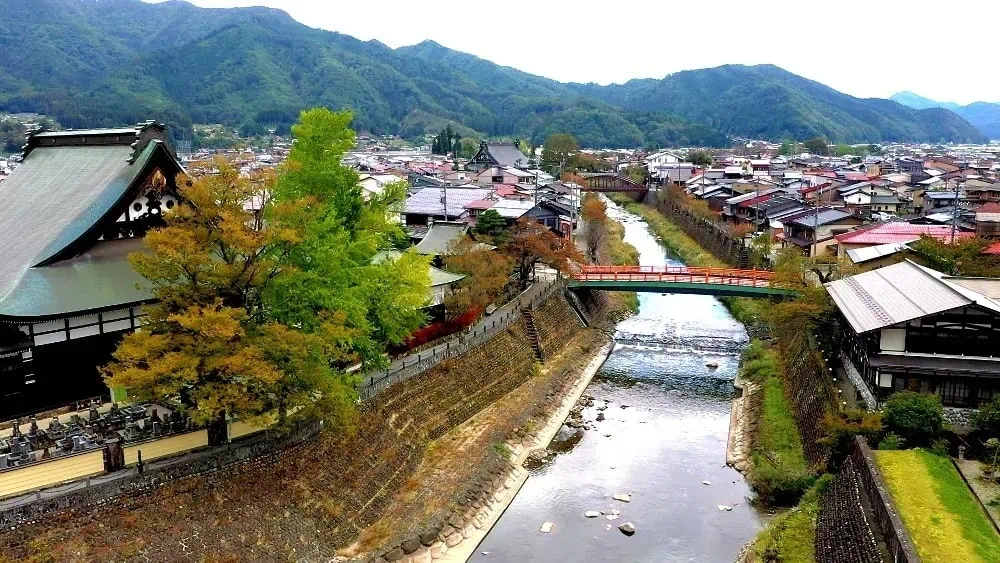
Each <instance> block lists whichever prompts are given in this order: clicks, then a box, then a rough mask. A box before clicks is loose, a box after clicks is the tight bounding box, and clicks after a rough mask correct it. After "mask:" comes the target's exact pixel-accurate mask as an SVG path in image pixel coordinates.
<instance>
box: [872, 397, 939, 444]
mask: <svg viewBox="0 0 1000 563" xmlns="http://www.w3.org/2000/svg"><path fill="white" fill-rule="evenodd" d="M884 412H885V416H884V417H883V419H882V422H883V424H884V425H885V427H886V429H887V430H889V431H891V432H895V433H896V434H899V436H900V437H902V438H903V439H904V440H906V443H907V444H909V445H911V446H920V445H927V444H930V443H931V442H932V441H933V440H935V439H936V438H937V437H938V436H939V435H940V434H941V430H942V429H943V428H944V408H943V407H942V406H941V398H940V397H938V396H937V395H930V394H924V393H916V392H913V391H900V392H899V393H896V394H894V395H892V396H891V397H889V400H888V401H886V403H885V409H884Z"/></svg>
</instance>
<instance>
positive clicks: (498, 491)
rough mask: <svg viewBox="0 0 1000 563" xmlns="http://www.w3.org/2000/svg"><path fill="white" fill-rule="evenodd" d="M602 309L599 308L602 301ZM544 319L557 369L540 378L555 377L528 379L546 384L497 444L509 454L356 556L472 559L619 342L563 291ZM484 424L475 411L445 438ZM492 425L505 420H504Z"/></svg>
mask: <svg viewBox="0 0 1000 563" xmlns="http://www.w3.org/2000/svg"><path fill="white" fill-rule="evenodd" d="M595 312H598V313H599V310H598V309H596V308H595ZM536 319H537V321H536V322H537V325H538V333H539V340H540V341H541V343H542V349H543V351H545V357H546V359H547V365H546V368H545V370H546V371H552V372H554V373H549V374H548V375H544V376H539V377H540V379H545V378H548V379H549V381H547V382H542V381H537V382H536V381H532V382H531V383H529V384H528V385H526V386H525V387H526V388H527V387H530V386H531V385H534V384H535V383H539V384H540V385H542V389H543V390H544V396H543V398H542V399H541V400H539V401H537V403H538V404H537V405H535V406H534V407H533V408H532V409H531V410H530V412H529V416H527V418H525V419H523V423H522V424H520V425H519V426H518V427H517V428H515V429H514V430H513V431H512V432H511V433H510V434H509V435H508V436H507V437H506V439H505V440H504V441H503V443H502V445H500V444H496V445H495V449H498V450H501V451H503V453H504V455H502V456H498V458H497V459H493V460H491V461H490V462H489V463H486V464H484V465H483V466H482V469H481V470H480V471H479V473H478V474H477V475H476V476H475V477H474V478H473V479H472V480H471V484H468V485H466V486H465V487H463V488H462V489H461V490H460V491H459V493H458V494H457V495H455V496H454V497H453V500H452V502H451V503H450V504H451V505H452V507H451V508H449V509H446V510H438V511H436V512H435V513H434V515H433V516H431V517H429V518H426V519H425V520H424V521H423V522H422V523H421V524H419V525H418V526H415V527H414V526H410V525H407V524H405V523H399V524H398V525H399V527H401V528H402V531H401V532H400V531H397V532H396V533H394V534H392V536H391V539H389V540H387V541H385V542H382V543H381V547H380V548H379V549H376V550H373V551H369V552H368V553H367V554H366V555H365V556H363V557H360V558H356V559H354V560H357V561H373V562H377V563H382V562H383V561H386V562H392V561H403V562H405V563H409V562H418V561H437V560H440V561H445V562H450V561H455V562H459V561H465V560H466V559H467V558H468V557H469V556H470V555H471V554H472V553H473V552H474V550H475V548H476V546H477V545H478V544H479V542H480V541H482V539H483V538H484V537H485V536H486V534H487V533H488V532H489V530H490V529H491V528H492V526H493V525H494V524H495V522H496V521H497V520H498V519H499V517H500V515H501V514H502V513H503V511H504V510H505V509H506V507H507V506H508V505H509V504H510V502H511V501H512V500H513V499H514V496H515V495H516V494H517V492H518V491H519V490H520V488H521V486H522V485H523V484H524V482H525V480H526V479H527V477H528V473H527V471H526V470H525V469H524V468H523V464H524V462H525V461H526V460H528V459H529V457H532V456H538V455H540V454H542V453H543V452H544V450H545V448H546V447H547V446H548V444H549V442H551V440H552V438H553V436H555V434H556V432H557V431H558V430H559V428H560V426H562V424H563V421H564V420H566V419H567V417H569V416H571V412H572V411H573V409H574V407H575V405H576V404H577V403H578V401H579V400H580V397H581V395H582V394H583V392H584V390H585V389H586V387H587V385H589V383H590V380H591V379H592V378H593V376H594V374H595V373H597V371H598V369H599V368H600V366H601V365H602V364H603V362H604V360H605V359H606V358H607V355H608V354H609V353H610V351H611V348H612V346H613V343H612V342H611V341H610V339H609V338H607V336H606V335H604V334H603V333H601V332H599V331H596V330H589V329H585V328H584V327H583V326H582V323H581V322H580V319H579V317H578V316H577V314H576V312H574V311H573V310H572V309H571V308H570V306H569V304H568V303H567V302H566V301H565V300H564V299H563V298H561V297H558V296H555V297H553V298H551V299H550V300H549V301H548V302H547V303H546V304H545V305H543V306H542V307H540V308H539V309H538V311H537V312H536ZM557 347H558V348H557ZM529 351H530V349H529ZM522 391H526V389H519V390H518V391H517V392H515V393H514V394H512V396H511V397H508V398H507V399H505V400H504V401H501V402H499V403H498V404H496V405H494V408H496V407H501V408H505V409H509V408H510V407H511V405H507V404H506V401H508V400H512V402H523V401H522V399H521V398H520V397H514V396H513V395H516V394H518V393H521V392H522ZM515 409H516V407H515ZM511 410H513V409H511ZM484 414H488V413H484ZM477 424H478V421H477V419H476V418H473V419H471V420H470V421H469V422H467V423H466V424H464V425H462V426H461V427H459V428H457V429H455V430H454V431H453V432H452V433H449V435H448V436H446V437H445V438H444V439H442V440H440V441H445V440H447V439H448V438H449V437H452V435H458V436H460V435H462V434H463V432H464V431H466V426H469V427H472V428H475V427H476V426H477ZM489 424H490V425H491V426H493V427H499V426H501V425H500V424H498V423H497V422H496V421H491V422H490V423H489ZM399 504H400V505H404V504H405V501H403V500H400V501H399ZM397 521H398V519H397Z"/></svg>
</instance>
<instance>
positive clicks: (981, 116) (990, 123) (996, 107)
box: [889, 92, 1000, 139]
mask: <svg viewBox="0 0 1000 563" xmlns="http://www.w3.org/2000/svg"><path fill="white" fill-rule="evenodd" d="M889 99H890V100H893V101H895V102H898V103H900V104H903V105H904V106H909V107H911V108H914V109H927V108H945V109H949V110H951V111H953V112H955V113H957V114H958V115H960V116H962V118H963V119H965V120H966V121H968V122H969V123H971V124H972V125H973V126H975V127H976V128H977V129H979V130H980V131H981V132H982V133H983V134H984V135H986V136H987V137H989V138H990V139H1000V104H996V103H990V102H975V103H971V104H969V105H965V106H962V105H959V104H956V103H954V102H939V101H936V100H932V99H930V98H925V97H923V96H920V95H917V94H914V93H913V92H897V93H895V94H893V95H892V96H890V97H889Z"/></svg>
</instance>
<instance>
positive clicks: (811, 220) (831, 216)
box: [789, 209, 851, 228]
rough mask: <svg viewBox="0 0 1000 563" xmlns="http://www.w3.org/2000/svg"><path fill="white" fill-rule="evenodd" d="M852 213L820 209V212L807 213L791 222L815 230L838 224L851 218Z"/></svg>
mask: <svg viewBox="0 0 1000 563" xmlns="http://www.w3.org/2000/svg"><path fill="white" fill-rule="evenodd" d="M850 216H851V214H850V213H845V212H843V211H840V210H839V209H820V210H819V212H815V211H807V212H804V213H803V214H802V215H800V216H798V217H796V218H795V219H793V220H791V221H789V222H790V223H794V224H796V225H802V226H803V227H809V228H813V227H816V226H817V225H827V224H829V223H836V222H837V221H840V220H843V219H847V218H848V217H850Z"/></svg>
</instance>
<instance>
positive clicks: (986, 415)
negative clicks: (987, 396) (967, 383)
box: [972, 395, 1000, 436]
mask: <svg viewBox="0 0 1000 563" xmlns="http://www.w3.org/2000/svg"><path fill="white" fill-rule="evenodd" d="M972 426H973V428H975V429H976V431H977V432H982V433H983V434H985V435H986V436H1000V395H998V396H996V397H994V398H993V400H992V401H990V402H989V403H986V404H985V405H980V407H979V410H978V411H976V412H975V413H973V415H972Z"/></svg>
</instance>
